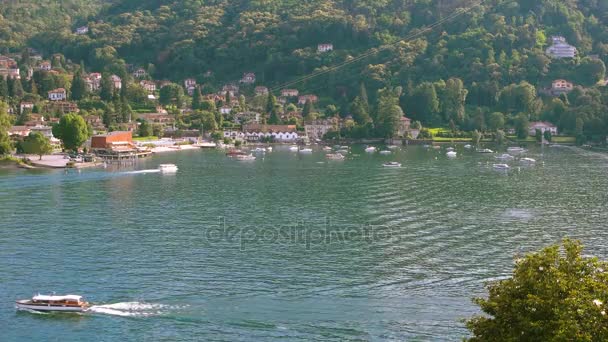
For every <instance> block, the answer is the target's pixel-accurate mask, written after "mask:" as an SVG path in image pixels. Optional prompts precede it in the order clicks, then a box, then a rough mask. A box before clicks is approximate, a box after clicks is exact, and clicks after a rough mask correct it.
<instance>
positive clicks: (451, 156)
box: [445, 151, 458, 158]
mask: <svg viewBox="0 0 608 342" xmlns="http://www.w3.org/2000/svg"><path fill="white" fill-rule="evenodd" d="M445 155H446V156H448V158H456V156H458V153H456V152H454V151H450V152H448V153H446V154H445Z"/></svg>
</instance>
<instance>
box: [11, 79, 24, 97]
mask: <svg viewBox="0 0 608 342" xmlns="http://www.w3.org/2000/svg"><path fill="white" fill-rule="evenodd" d="M10 93H11V96H13V97H16V98H18V99H20V98H22V97H23V95H24V93H25V92H24V91H23V85H22V84H21V80H20V79H18V78H15V79H13V82H12V84H11V89H10Z"/></svg>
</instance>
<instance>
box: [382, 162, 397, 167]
mask: <svg viewBox="0 0 608 342" xmlns="http://www.w3.org/2000/svg"><path fill="white" fill-rule="evenodd" d="M382 166H384V167H401V163H398V162H388V163H384V164H382Z"/></svg>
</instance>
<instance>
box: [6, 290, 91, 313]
mask: <svg viewBox="0 0 608 342" xmlns="http://www.w3.org/2000/svg"><path fill="white" fill-rule="evenodd" d="M15 306H16V307H17V308H18V309H23V310H35V311H57V312H84V311H86V310H87V309H88V308H89V303H88V302H86V301H84V300H83V298H82V296H78V295H65V296H55V295H52V296H50V295H41V294H38V295H36V296H33V297H32V299H22V300H17V301H15Z"/></svg>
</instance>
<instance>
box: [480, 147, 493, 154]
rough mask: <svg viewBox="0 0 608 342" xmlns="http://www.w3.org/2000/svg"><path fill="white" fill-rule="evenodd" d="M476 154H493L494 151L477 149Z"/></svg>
mask: <svg viewBox="0 0 608 342" xmlns="http://www.w3.org/2000/svg"><path fill="white" fill-rule="evenodd" d="M477 153H494V151H492V150H490V149H489V148H478V149H477Z"/></svg>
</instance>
